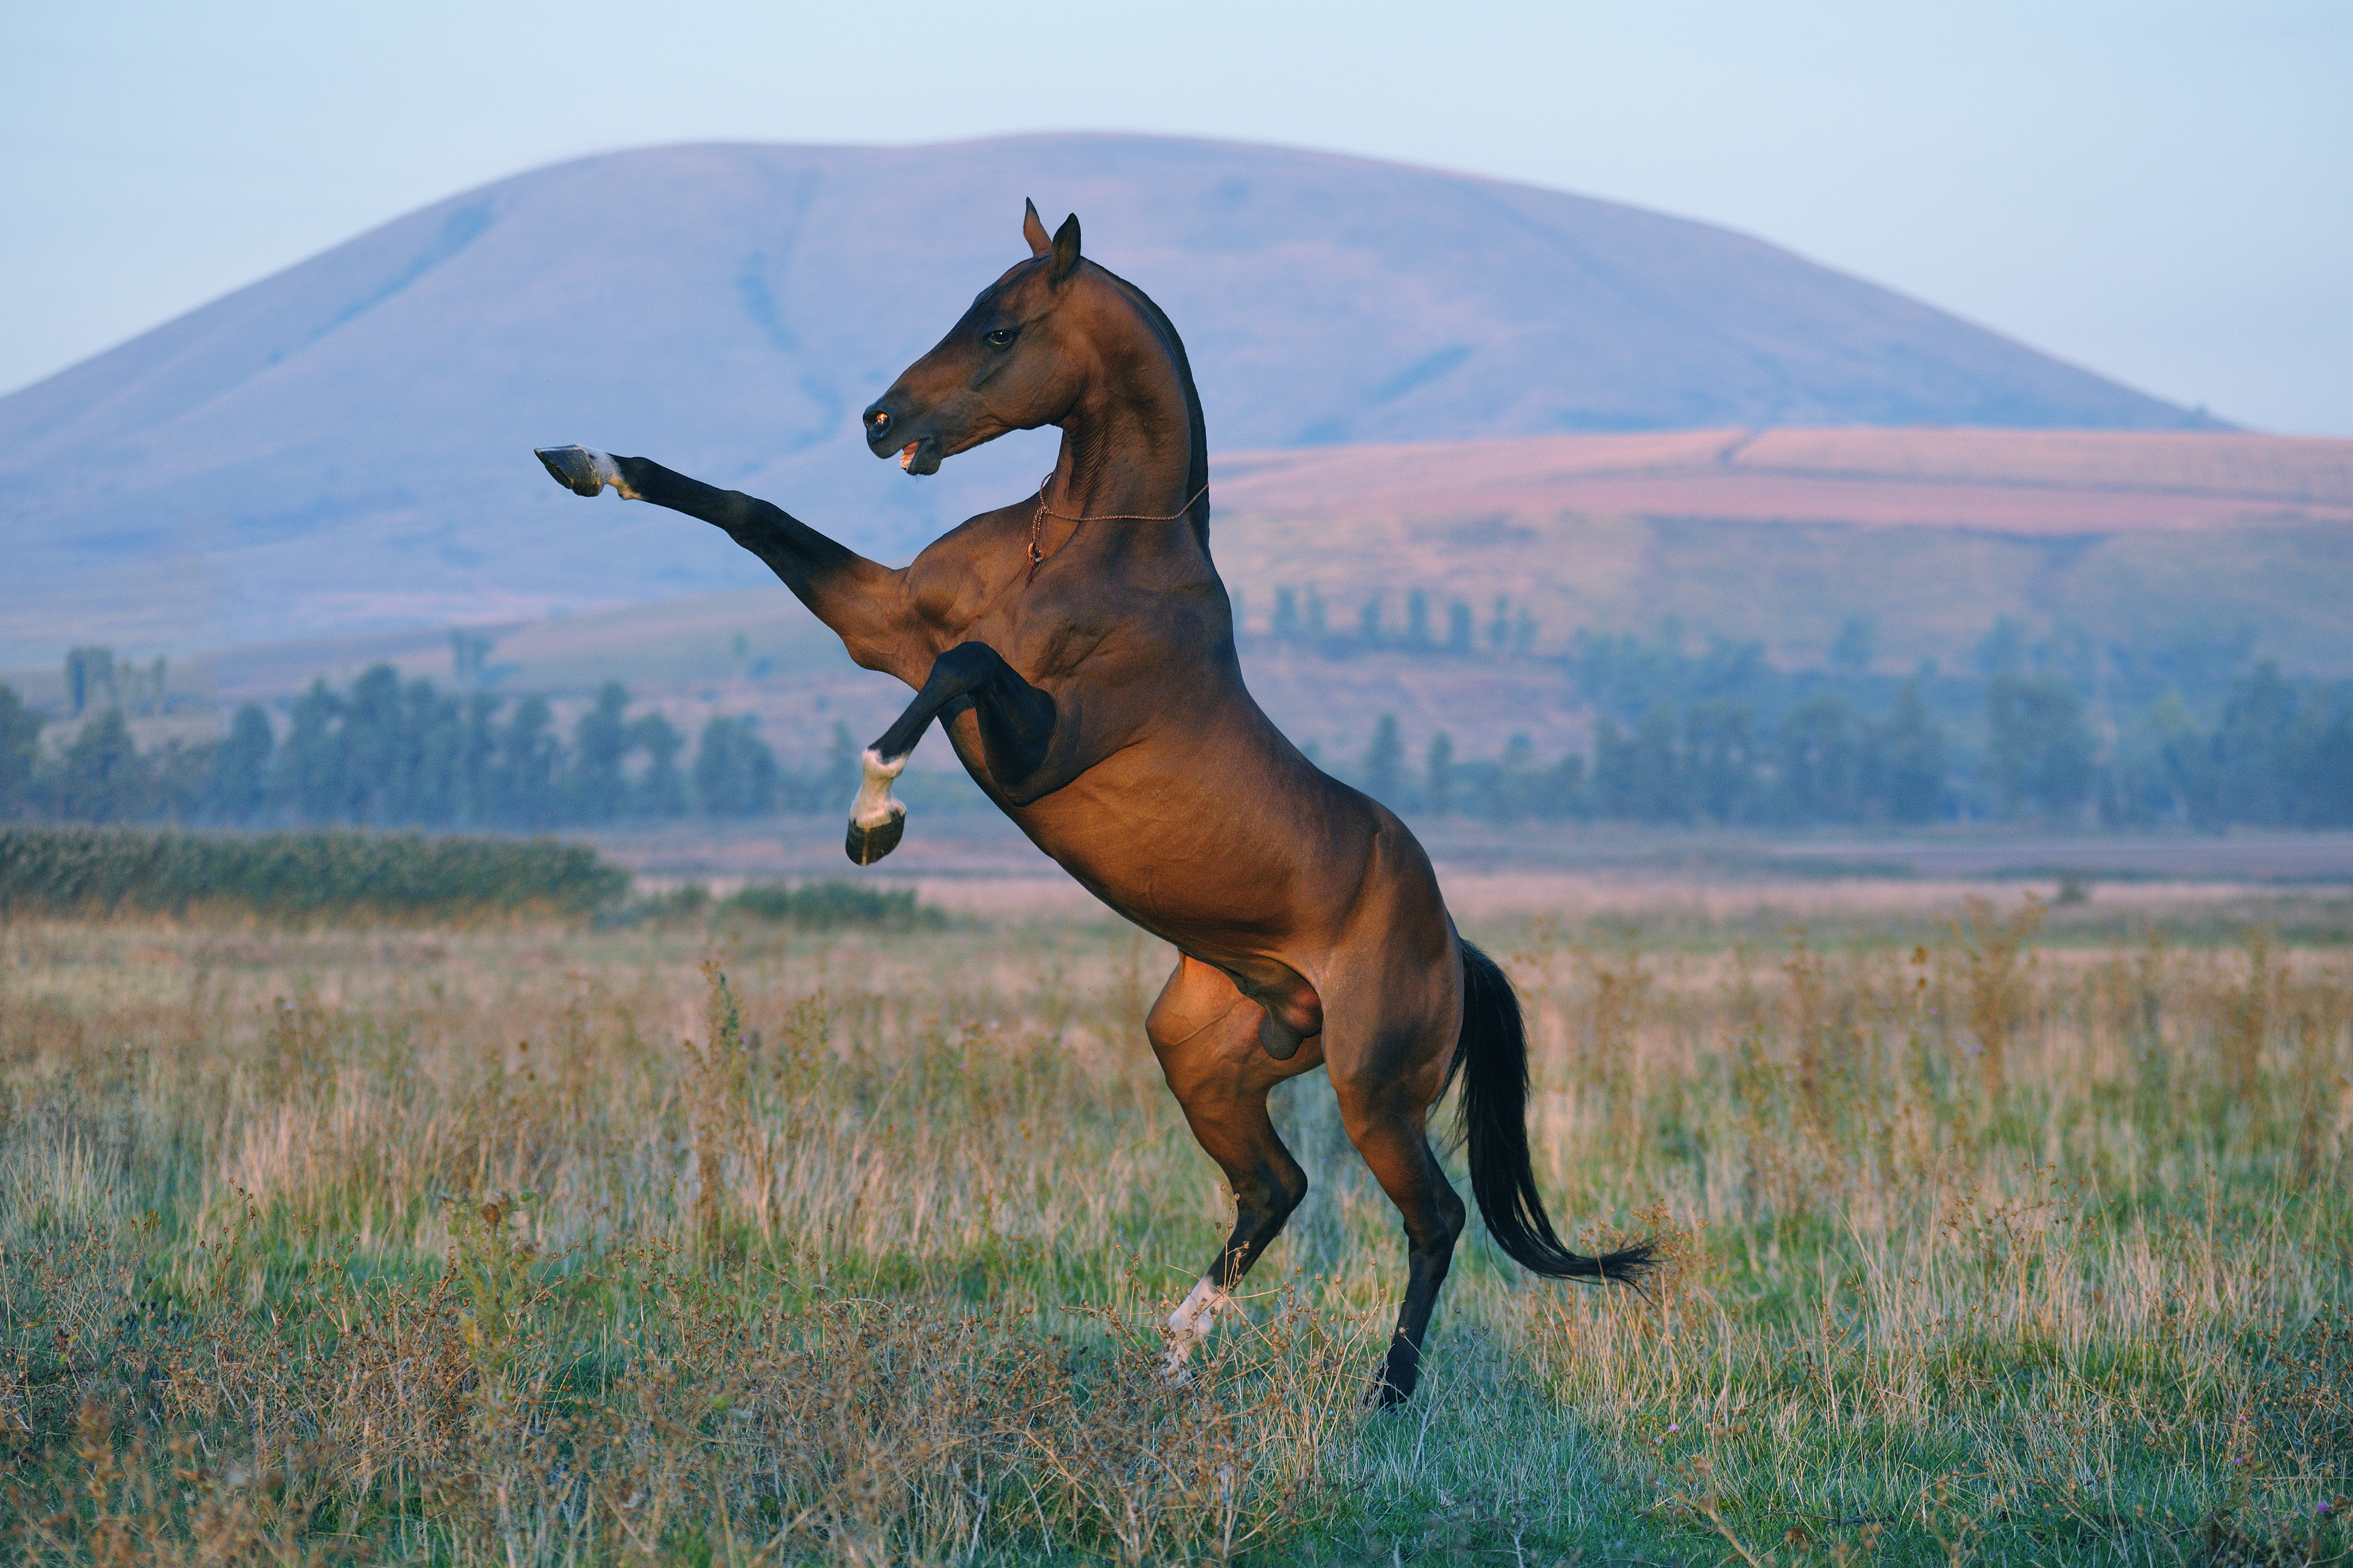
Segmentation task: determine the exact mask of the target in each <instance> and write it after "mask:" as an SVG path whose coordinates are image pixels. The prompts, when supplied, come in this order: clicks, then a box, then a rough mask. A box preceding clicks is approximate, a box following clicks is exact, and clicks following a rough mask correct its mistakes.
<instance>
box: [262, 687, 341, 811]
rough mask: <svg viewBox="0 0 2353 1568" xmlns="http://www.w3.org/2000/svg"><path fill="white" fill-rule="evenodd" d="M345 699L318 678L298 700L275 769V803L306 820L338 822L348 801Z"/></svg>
mask: <svg viewBox="0 0 2353 1568" xmlns="http://www.w3.org/2000/svg"><path fill="white" fill-rule="evenodd" d="M342 719H343V699H342V698H340V697H338V696H336V695H335V694H334V693H333V692H332V691H331V690H329V689H327V683H326V682H325V681H323V680H314V681H312V682H311V689H310V690H308V691H306V692H304V693H303V694H302V695H301V696H300V697H298V698H296V699H295V700H294V710H293V714H292V723H291V725H290V727H289V728H288V730H287V731H286V739H285V741H284V742H282V743H280V746H279V748H278V760H277V762H276V763H274V764H273V765H272V767H271V769H270V776H269V794H270V798H271V801H272V803H273V804H274V805H276V806H277V807H278V808H279V809H280V811H281V812H282V813H284V814H285V815H286V816H291V817H294V818H296V819H297V820H299V821H302V822H313V823H324V822H335V821H339V820H341V818H342V811H343V727H342V723H341V721H342Z"/></svg>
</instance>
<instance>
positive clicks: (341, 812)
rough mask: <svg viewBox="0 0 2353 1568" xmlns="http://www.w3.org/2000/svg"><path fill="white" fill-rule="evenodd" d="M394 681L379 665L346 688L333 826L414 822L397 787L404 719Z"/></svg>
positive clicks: (402, 755)
mask: <svg viewBox="0 0 2353 1568" xmlns="http://www.w3.org/2000/svg"><path fill="white" fill-rule="evenodd" d="M407 728H408V726H407V713H406V704H405V703H404V702H403V701H402V700H401V690H400V676H399V675H398V673H397V672H396V671H395V670H394V669H393V668H392V666H390V665H388V664H379V665H376V666H375V667H374V668H370V669H368V670H367V671H366V672H364V674H362V675H361V677H360V678H359V679H357V680H355V681H353V682H352V689H351V695H350V696H349V697H348V698H346V699H345V700H344V702H343V784H344V792H345V793H344V798H343V801H341V802H340V803H339V804H338V805H337V807H336V809H335V810H334V812H333V814H332V816H333V818H334V819H335V820H338V821H343V822H355V823H361V824H364V825H368V826H377V827H381V826H387V825H389V824H391V823H394V822H406V821H413V820H415V818H414V816H413V815H412V814H411V812H410V809H409V806H410V803H409V802H408V801H406V800H405V799H403V798H401V796H402V794H403V791H402V789H401V784H402V783H403V782H404V779H405V777H406V775H407V774H408V773H410V772H411V770H410V769H409V768H408V767H406V765H405V764H406V762H407V758H406V750H407V747H406V741H407V735H406V731H407Z"/></svg>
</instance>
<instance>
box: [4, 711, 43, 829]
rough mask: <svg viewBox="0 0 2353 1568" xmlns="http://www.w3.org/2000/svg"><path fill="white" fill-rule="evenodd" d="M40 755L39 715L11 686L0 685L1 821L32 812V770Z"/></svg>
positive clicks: (29, 814)
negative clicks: (28, 706)
mask: <svg viewBox="0 0 2353 1568" xmlns="http://www.w3.org/2000/svg"><path fill="white" fill-rule="evenodd" d="M40 755H41V716H40V715H39V714H37V713H36V712H34V711H33V710H31V709H29V708H27V707H26V706H25V704H24V702H23V700H21V699H19V698H18V697H17V695H16V688H15V687H13V686H0V822H9V821H13V820H15V819H16V818H17V817H20V816H31V815H32V811H33V776H34V769H35V766H36V764H37V763H38V762H39V761H40Z"/></svg>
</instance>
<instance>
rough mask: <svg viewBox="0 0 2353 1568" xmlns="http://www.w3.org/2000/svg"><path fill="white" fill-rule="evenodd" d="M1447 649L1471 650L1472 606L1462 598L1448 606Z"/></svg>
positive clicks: (1466, 651) (1452, 650)
mask: <svg viewBox="0 0 2353 1568" xmlns="http://www.w3.org/2000/svg"><path fill="white" fill-rule="evenodd" d="M1446 651H1447V652H1449V653H1456V654H1461V653H1469V652H1470V651H1471V606H1470V605H1466V604H1464V603H1463V602H1462V601H1461V600H1460V599H1456V600H1454V601H1453V602H1452V603H1451V604H1449V605H1447V606H1446Z"/></svg>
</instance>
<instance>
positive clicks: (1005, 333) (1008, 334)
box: [985, 327, 1013, 349]
mask: <svg viewBox="0 0 2353 1568" xmlns="http://www.w3.org/2000/svg"><path fill="white" fill-rule="evenodd" d="M985 341H986V342H987V344H988V346H989V347H990V348H993V349H1001V348H1003V347H1004V346H1005V345H1006V344H1008V343H1009V342H1012V341H1013V329H1012V328H1010V327H999V328H997V330H996V331H993V332H989V333H987V334H985Z"/></svg>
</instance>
